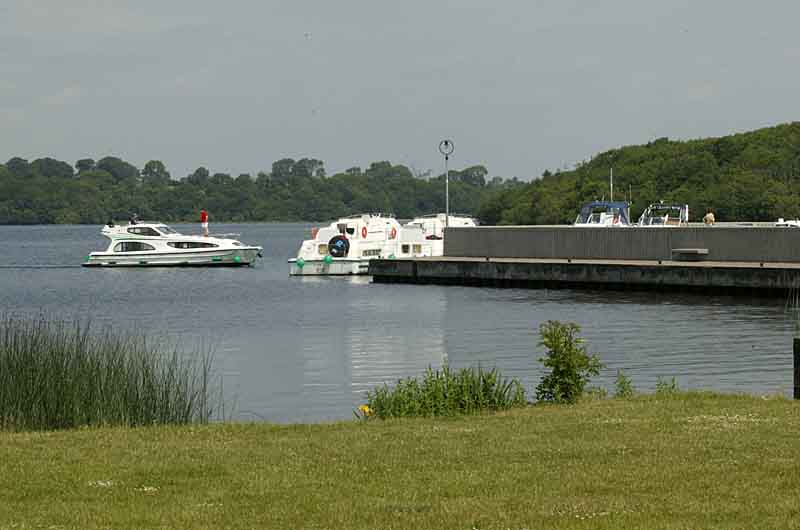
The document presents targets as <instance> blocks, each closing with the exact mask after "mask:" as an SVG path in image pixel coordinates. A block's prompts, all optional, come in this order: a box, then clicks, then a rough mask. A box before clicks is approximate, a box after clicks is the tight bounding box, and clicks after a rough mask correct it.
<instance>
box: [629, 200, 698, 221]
mask: <svg viewBox="0 0 800 530" xmlns="http://www.w3.org/2000/svg"><path fill="white" fill-rule="evenodd" d="M636 225H637V226H651V227H670V226H688V225H689V205H688V204H666V203H664V201H660V202H655V203H653V204H651V205H650V206H648V207H647V208H646V209H645V211H644V212H643V213H642V215H641V217H639V222H638V223H636Z"/></svg>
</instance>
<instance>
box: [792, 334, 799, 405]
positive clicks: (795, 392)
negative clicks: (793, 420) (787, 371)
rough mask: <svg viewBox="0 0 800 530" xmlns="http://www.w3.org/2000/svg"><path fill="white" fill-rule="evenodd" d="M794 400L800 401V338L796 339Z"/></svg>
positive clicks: (794, 347) (794, 346) (794, 348)
mask: <svg viewBox="0 0 800 530" xmlns="http://www.w3.org/2000/svg"><path fill="white" fill-rule="evenodd" d="M792 349H793V350H794V398H795V399H800V338H797V337H795V338H794V345H793V347H792Z"/></svg>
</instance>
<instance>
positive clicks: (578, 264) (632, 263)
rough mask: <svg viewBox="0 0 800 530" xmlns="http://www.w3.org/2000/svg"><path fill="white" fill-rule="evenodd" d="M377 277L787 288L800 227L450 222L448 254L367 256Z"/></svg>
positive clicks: (794, 273)
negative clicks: (454, 224) (461, 225)
mask: <svg viewBox="0 0 800 530" xmlns="http://www.w3.org/2000/svg"><path fill="white" fill-rule="evenodd" d="M369 273H370V274H371V275H372V276H373V280H374V281H375V282H383V283H387V282H395V283H439V284H457V285H491V286H512V287H549V288H560V287H562V288H612V289H637V290H641V289H655V290H665V291H700V292H712V291H713V292H721V293H731V294H734V293H739V294H740V293H749V294H759V295H760V294H765V295H785V294H786V292H787V291H788V290H790V289H793V288H797V287H798V286H800V229H793V228H776V227H688V228H605V229H604V228H576V227H570V226H558V227H554V226H525V227H478V228H453V229H448V231H447V234H446V236H445V256H443V257H440V258H414V259H398V260H372V261H371V262H370V266H369Z"/></svg>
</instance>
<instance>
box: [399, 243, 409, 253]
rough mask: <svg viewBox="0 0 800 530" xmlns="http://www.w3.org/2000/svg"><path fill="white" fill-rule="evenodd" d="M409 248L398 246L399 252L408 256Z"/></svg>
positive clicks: (407, 246)
mask: <svg viewBox="0 0 800 530" xmlns="http://www.w3.org/2000/svg"><path fill="white" fill-rule="evenodd" d="M410 248H411V246H410V245H400V252H401V253H403V254H408V251H409V249H410Z"/></svg>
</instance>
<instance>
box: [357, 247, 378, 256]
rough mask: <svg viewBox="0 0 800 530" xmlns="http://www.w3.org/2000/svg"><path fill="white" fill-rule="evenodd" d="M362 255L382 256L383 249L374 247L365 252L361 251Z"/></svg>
mask: <svg viewBox="0 0 800 530" xmlns="http://www.w3.org/2000/svg"><path fill="white" fill-rule="evenodd" d="M361 255H362V256H363V257H365V258H367V257H375V256H380V255H381V249H379V248H373V249H369V250H365V251H364V252H362V253H361Z"/></svg>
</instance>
